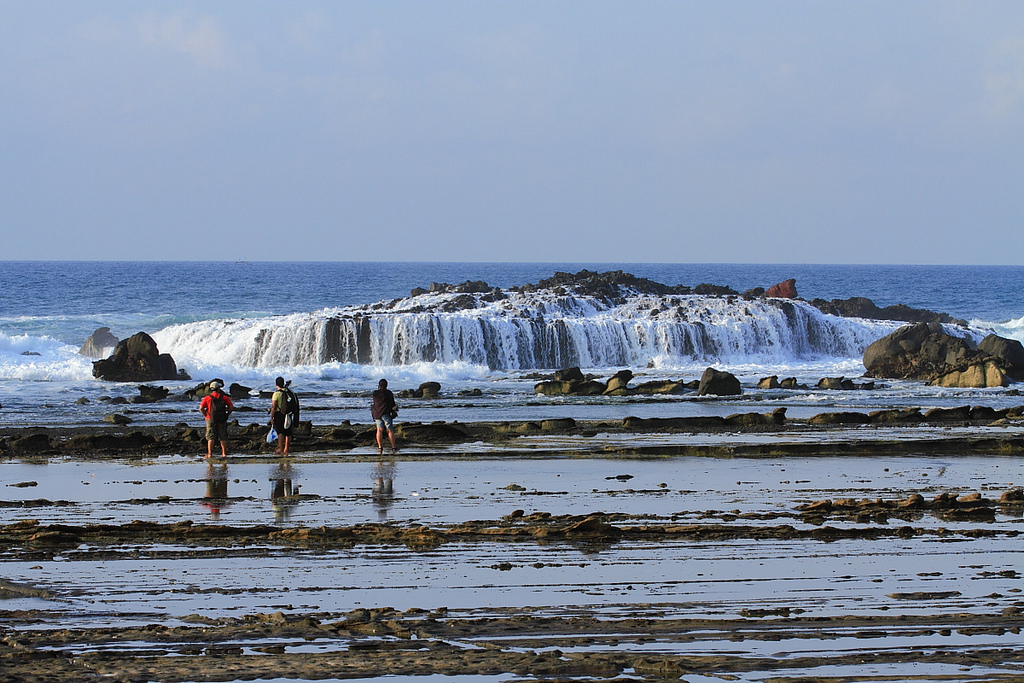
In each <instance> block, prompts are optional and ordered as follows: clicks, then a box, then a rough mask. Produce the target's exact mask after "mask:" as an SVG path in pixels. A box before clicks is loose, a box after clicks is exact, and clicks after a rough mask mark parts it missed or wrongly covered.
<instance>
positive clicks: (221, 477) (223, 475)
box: [202, 463, 231, 519]
mask: <svg viewBox="0 0 1024 683" xmlns="http://www.w3.org/2000/svg"><path fill="white" fill-rule="evenodd" d="M205 481H206V495H205V496H204V497H203V503H202V505H203V507H205V508H209V510H210V517H211V518H213V519H220V512H221V510H222V509H223V508H226V507H227V506H228V505H230V504H231V503H230V502H229V501H228V466H227V463H224V464H221V465H214V464H213V463H209V464H208V465H207V467H206V480H205Z"/></svg>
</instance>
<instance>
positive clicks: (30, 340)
mask: <svg viewBox="0 0 1024 683" xmlns="http://www.w3.org/2000/svg"><path fill="white" fill-rule="evenodd" d="M90 379H92V359H90V358H86V357H84V356H82V355H79V353H78V348H77V347H75V346H70V345H68V344H65V343H64V342H61V341H58V340H56V339H53V338H52V337H47V336H42V337H36V336H32V335H27V334H17V335H8V334H5V333H3V332H0V380H7V381H11V380H21V381H39V382H55V381H79V380H90Z"/></svg>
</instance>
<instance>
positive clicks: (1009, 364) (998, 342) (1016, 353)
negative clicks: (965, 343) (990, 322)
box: [978, 334, 1024, 381]
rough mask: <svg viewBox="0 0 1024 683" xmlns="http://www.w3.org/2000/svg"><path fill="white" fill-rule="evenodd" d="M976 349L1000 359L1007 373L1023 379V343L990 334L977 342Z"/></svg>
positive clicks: (1020, 379) (1017, 378) (1014, 377)
mask: <svg viewBox="0 0 1024 683" xmlns="http://www.w3.org/2000/svg"><path fill="white" fill-rule="evenodd" d="M978 350H979V351H982V352H984V353H987V354H988V355H990V356H995V357H996V358H998V359H1000V360H1002V361H1003V362H1004V365H1003V368H1004V369H1005V370H1006V374H1007V375H1009V376H1010V377H1012V378H1013V379H1015V380H1017V381H1024V344H1021V343H1020V342H1019V341H1017V340H1016V339H1006V338H1004V337H1000V336H998V335H995V334H990V335H988V336H987V337H985V338H984V339H982V340H981V341H980V342H978Z"/></svg>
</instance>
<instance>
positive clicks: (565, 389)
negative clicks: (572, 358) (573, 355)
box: [533, 368, 607, 396]
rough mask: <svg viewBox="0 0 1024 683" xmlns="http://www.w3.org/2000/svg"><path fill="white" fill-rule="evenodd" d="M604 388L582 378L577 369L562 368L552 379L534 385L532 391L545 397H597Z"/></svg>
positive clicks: (605, 386) (599, 383)
mask: <svg viewBox="0 0 1024 683" xmlns="http://www.w3.org/2000/svg"><path fill="white" fill-rule="evenodd" d="M606 388H607V385H606V384H605V383H603V382H598V381H596V380H593V379H589V378H587V377H584V375H583V371H582V370H580V369H579V368H564V369H562V370H558V371H557V372H555V377H554V379H552V380H547V381H544V382H538V383H537V384H535V385H534V387H533V390H534V392H535V393H538V394H544V395H545V396H569V395H576V396H598V395H600V394H603V393H604V391H605V389H606Z"/></svg>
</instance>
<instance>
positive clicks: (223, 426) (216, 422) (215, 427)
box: [199, 379, 235, 458]
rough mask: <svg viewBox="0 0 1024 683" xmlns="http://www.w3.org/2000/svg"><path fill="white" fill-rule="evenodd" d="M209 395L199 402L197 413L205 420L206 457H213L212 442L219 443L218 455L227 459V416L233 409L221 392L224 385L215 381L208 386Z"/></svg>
mask: <svg viewBox="0 0 1024 683" xmlns="http://www.w3.org/2000/svg"><path fill="white" fill-rule="evenodd" d="M208 386H209V388H210V393H208V394H207V395H206V396H203V400H202V401H200V402H199V412H201V413H202V414H203V417H205V418H206V457H207V458H211V457H213V442H214V441H219V442H220V455H221V457H222V458H226V457H228V416H229V415H231V412H232V411H233V410H234V409H235V404H234V403H232V402H231V397H229V396H228V395H227V394H225V393H224V392H223V391H221V390H220V389H221V387H223V386H224V383H223V382H221V381H220V380H219V379H215V380H213V381H212V382H210V384H209V385H208Z"/></svg>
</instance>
